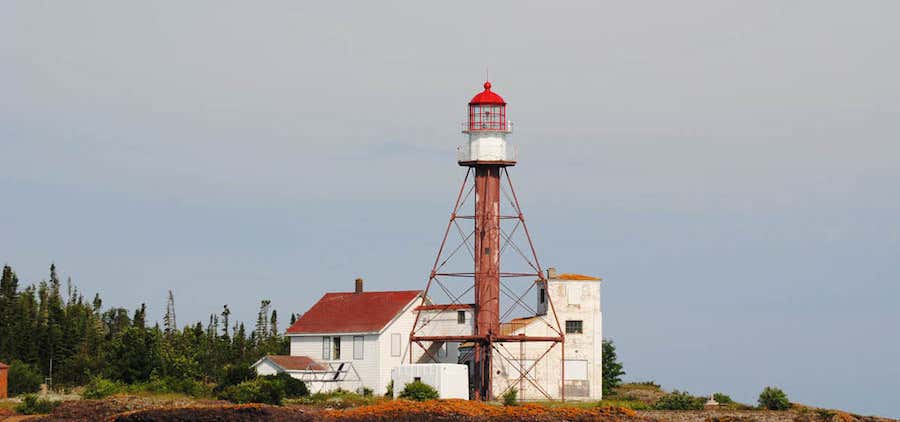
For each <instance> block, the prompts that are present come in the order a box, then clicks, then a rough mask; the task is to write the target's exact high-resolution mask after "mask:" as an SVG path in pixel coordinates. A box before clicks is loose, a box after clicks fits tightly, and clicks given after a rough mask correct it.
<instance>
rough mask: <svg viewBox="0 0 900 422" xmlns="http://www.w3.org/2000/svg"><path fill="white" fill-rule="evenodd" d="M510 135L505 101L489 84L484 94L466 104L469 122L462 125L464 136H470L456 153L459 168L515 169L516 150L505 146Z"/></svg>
mask: <svg viewBox="0 0 900 422" xmlns="http://www.w3.org/2000/svg"><path fill="white" fill-rule="evenodd" d="M511 132H512V123H511V122H510V121H509V120H507V119H506V101H504V100H503V97H501V96H499V95H497V93H495V92H494V91H491V83H490V82H485V83H484V91H481V92H479V93H478V94H476V95H475V96H474V97H472V101H469V119H468V121H467V122H465V123H463V133H466V134H468V135H469V141H468V142H466V143H465V144H463V145H460V146H459V147H458V148H457V149H456V151H457V161H458V162H459V165H461V166H472V165H477V164H497V163H502V164H503V165H505V166H512V165H515V163H516V149H515V147H514V146H511V145H507V142H506V137H507V136H508V135H509V134H510V133H511Z"/></svg>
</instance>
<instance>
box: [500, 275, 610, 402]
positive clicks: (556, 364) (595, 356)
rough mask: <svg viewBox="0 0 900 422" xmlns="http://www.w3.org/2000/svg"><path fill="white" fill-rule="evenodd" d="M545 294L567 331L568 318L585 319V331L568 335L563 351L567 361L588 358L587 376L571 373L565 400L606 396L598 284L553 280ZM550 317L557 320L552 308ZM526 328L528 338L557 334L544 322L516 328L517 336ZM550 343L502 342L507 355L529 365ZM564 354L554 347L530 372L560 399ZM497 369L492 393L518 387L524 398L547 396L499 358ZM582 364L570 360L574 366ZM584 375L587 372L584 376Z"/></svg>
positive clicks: (558, 347)
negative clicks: (521, 379)
mask: <svg viewBox="0 0 900 422" xmlns="http://www.w3.org/2000/svg"><path fill="white" fill-rule="evenodd" d="M547 294H548V296H549V297H550V299H551V300H553V305H554V308H555V309H556V313H557V316H558V318H559V323H560V325H562V327H561V328H562V329H563V330H565V321H566V320H580V321H582V333H581V334H566V336H565V346H566V347H565V353H566V356H565V358H566V360H570V361H586V362H587V365H586V366H587V380H574V379H572V378H573V376H574V375H578V374H568V376H567V377H566V378H567V381H566V384H567V385H568V387H567V388H566V399H567V400H570V399H571V400H579V399H581V400H599V399H601V398H602V377H603V367H602V350H603V349H602V339H603V329H602V321H603V320H602V311H601V307H600V282H599V281H588V280H558V279H551V280H550V281H549V287H548V288H547ZM545 318H546V320H547V321H549V322H550V323H551V325H553V324H554V319H553V312H548V314H547V315H546V316H545ZM522 332H524V333H525V334H527V335H529V336H553V335H555V333H554V332H553V331H552V330H551V328H550V327H547V325H546V324H544V323H543V322H540V321H536V322H533V323H531V324H529V325H527V326H526V327H524V328H521V329H519V330H516V331H515V332H513V333H512V334H513V335H516V334H519V333H522ZM550 344H551V343H549V342H548V343H544V342H541V343H524V344H522V345H520V344H517V343H504V344H503V346H502V347H505V348H506V349H505V351H507V350H508V353H505V355H507V357H509V355H512V357H513V358H515V359H517V360H518V359H524V361H525V367H526V369H527V368H528V367H529V366H531V364H533V363H534V360H535V359H537V358H538V357H539V356H540V355H541V354H543V352H544V351H546V350H547V348H548V347H549V346H550ZM561 357H562V348H561V347H560V345H558V344H557V345H556V346H555V347H554V348H553V349H552V350H551V352H550V353H549V354H547V356H546V357H544V358H543V359H541V360H540V361H538V363H537V365H536V366H535V368H534V370H532V371H531V372H529V374H530V375H532V376H533V377H535V378H536V379H537V380H538V382H537V384H538V385H539V386H540V387H542V388H543V389H544V390H545V391H546V392H547V393H548V394H550V395H551V396H552V397H554V398H557V397H559V396H560V395H561V394H560V393H561V388H560V387H561V382H560V381H561V370H562V368H561ZM493 364H494V370H495V371H499V372H500V374H497V373H496V372H495V374H494V393H495V394H498V395H499V394H500V393H502V392H503V391H504V390H505V389H506V388H507V386H509V385H511V384H512V385H514V386H515V387H516V388H518V389H519V390H520V392H521V393H520V394H521V395H520V397H521V398H522V399H524V400H543V399H545V397H544V396H543V394H541V393H540V392H539V390H538V389H537V388H536V387H534V386H533V385H531V384H530V383H529V382H528V381H524V382H522V383H519V382H518V381H517V380H516V379H517V378H518V370H517V366H516V365H514V364H510V363H509V362H507V361H506V360H504V359H502V358H500V357H497V356H495V357H494V363H493ZM580 366H581V365H580V364H578V363H575V362H572V363H570V367H571V368H578V367H580ZM582 375H583V374H582Z"/></svg>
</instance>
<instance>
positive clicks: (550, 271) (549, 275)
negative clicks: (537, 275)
mask: <svg viewBox="0 0 900 422" xmlns="http://www.w3.org/2000/svg"><path fill="white" fill-rule="evenodd" d="M547 278H549V279H554V278H556V268H554V267H550V268H547Z"/></svg>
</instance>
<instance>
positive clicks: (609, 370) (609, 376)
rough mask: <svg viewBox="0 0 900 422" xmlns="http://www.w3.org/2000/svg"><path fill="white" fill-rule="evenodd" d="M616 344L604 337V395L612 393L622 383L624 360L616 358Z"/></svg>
mask: <svg viewBox="0 0 900 422" xmlns="http://www.w3.org/2000/svg"><path fill="white" fill-rule="evenodd" d="M616 359H617V358H616V346H615V344H613V342H612V340H607V339H603V395H604V396H605V395H607V394H611V393H612V392H613V390H615V389H616V387H618V386H619V384H621V383H622V375H625V371H623V370H622V362H619V361H617V360H616Z"/></svg>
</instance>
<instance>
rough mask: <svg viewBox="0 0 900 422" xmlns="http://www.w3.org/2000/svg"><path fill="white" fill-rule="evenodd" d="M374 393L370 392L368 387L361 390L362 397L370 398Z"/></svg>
mask: <svg viewBox="0 0 900 422" xmlns="http://www.w3.org/2000/svg"><path fill="white" fill-rule="evenodd" d="M374 392H375V391H374V390H372V389H371V388H369V387H363V388H362V395H363V397H372V394H373V393H374Z"/></svg>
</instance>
